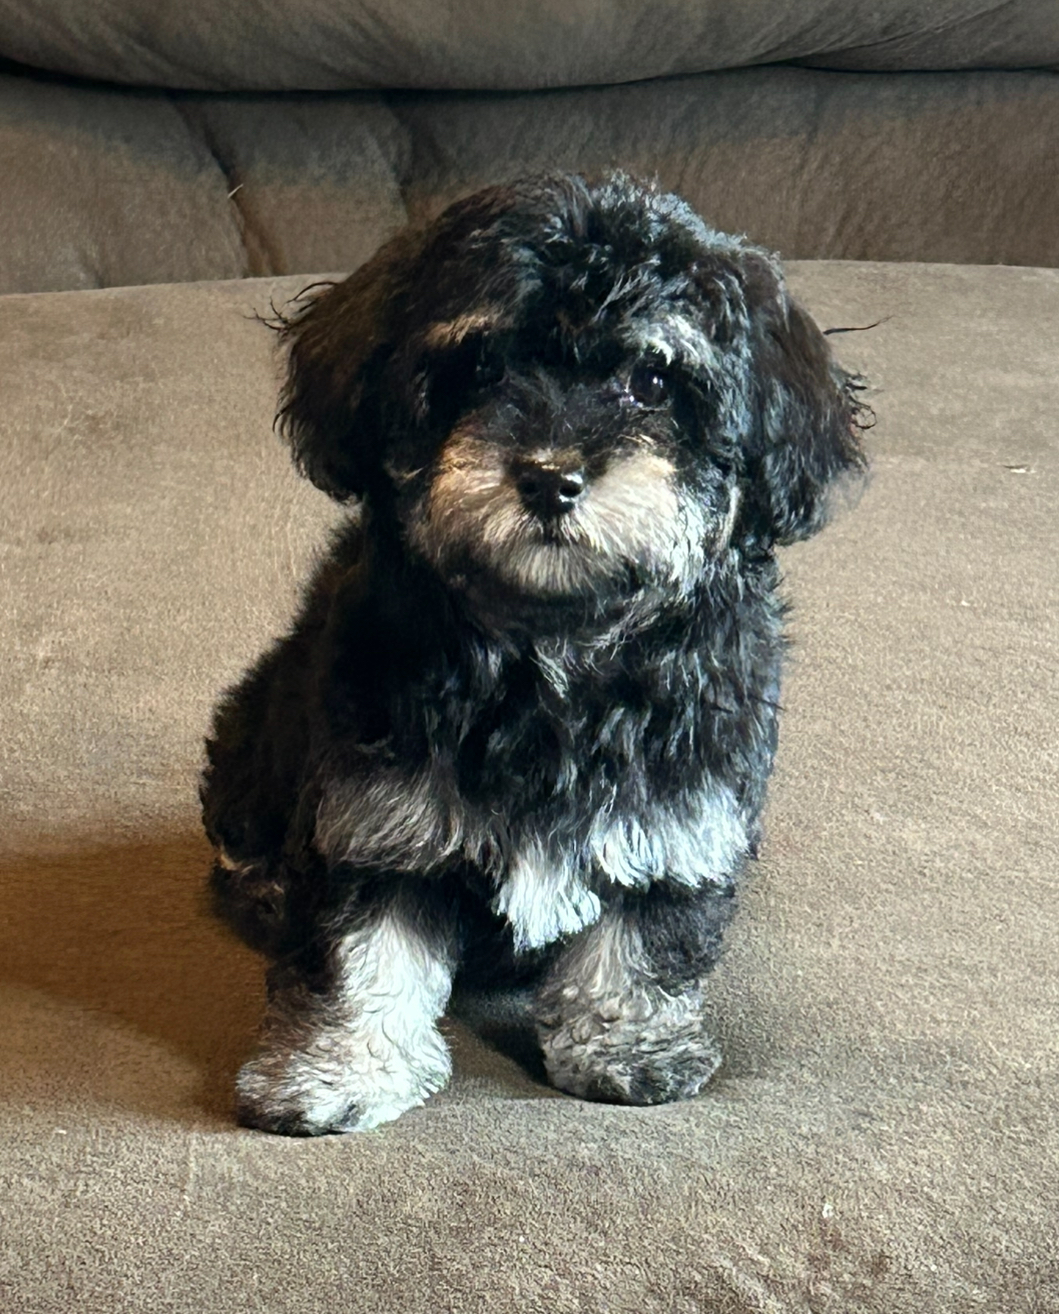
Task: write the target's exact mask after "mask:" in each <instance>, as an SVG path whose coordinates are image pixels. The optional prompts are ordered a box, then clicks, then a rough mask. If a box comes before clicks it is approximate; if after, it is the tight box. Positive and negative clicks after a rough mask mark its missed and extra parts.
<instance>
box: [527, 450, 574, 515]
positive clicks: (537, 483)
mask: <svg viewBox="0 0 1059 1314" xmlns="http://www.w3.org/2000/svg"><path fill="white" fill-rule="evenodd" d="M515 487H516V488H517V489H518V495H519V497H521V498H522V505H523V506H524V507H525V508H526V510H527V511H532V512H533V513H534V515H538V516H545V517H548V516H561V515H563V514H565V513H566V512H567V511H570V510H572V509H573V507H574V506H575V505H576V503H577V500H578V498H580V496H581V494H582V493H583V492H584V491H585V472H584V471H583V470H576V469H567V468H560V467H559V466H555V465H539V464H537V463H536V462H529V461H527V462H524V463H523V464H521V465H519V466H518V468H517V469H516V470H515Z"/></svg>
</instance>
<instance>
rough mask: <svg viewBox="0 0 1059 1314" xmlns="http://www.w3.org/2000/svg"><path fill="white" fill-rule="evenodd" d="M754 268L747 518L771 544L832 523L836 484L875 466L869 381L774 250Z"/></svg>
mask: <svg viewBox="0 0 1059 1314" xmlns="http://www.w3.org/2000/svg"><path fill="white" fill-rule="evenodd" d="M745 270H746V273H745V281H744V288H745V293H746V298H747V309H748V311H749V317H750V333H751V340H752V352H753V363H752V366H751V374H752V383H751V387H752V390H753V399H752V409H753V414H752V416H751V432H750V434H749V438H748V450H747V453H746V455H747V472H748V475H749V480H748V482H749V488H748V489H747V490H746V496H745V500H744V511H743V519H744V523H745V524H746V526H747V528H748V529H749V530H750V532H751V533H752V534H753V535H754V536H755V537H756V538H758V539H759V540H761V541H765V542H767V543H769V544H773V543H777V544H785V543H794V542H796V541H797V540H798V539H802V538H808V537H809V536H810V535H811V534H815V533H816V531H817V530H818V529H820V528H822V526H823V525H824V523H825V521H826V519H827V511H828V501H829V497H828V494H829V492H830V491H831V489H832V488H833V486H834V485H835V483H836V482H837V481H839V480H842V479H843V478H846V479H849V478H850V477H856V476H860V475H863V474H864V472H865V471H866V469H867V458H866V457H865V454H864V449H863V447H862V444H861V441H860V433H861V429H862V428H864V427H866V425H865V423H864V418H863V417H864V415H865V414H866V413H867V411H866V408H865V407H864V406H862V404H861V403H860V402H859V401H858V400H857V392H858V390H859V388H860V387H862V386H863V385H862V384H861V382H860V380H859V379H857V378H856V376H854V375H851V374H848V373H847V372H846V371H845V370H843V369H842V368H841V367H840V366H839V365H838V363H837V362H836V361H835V359H834V357H833V356H832V354H831V348H830V345H829V344H828V341H827V338H826V337H825V336H824V334H823V333H822V332H821V331H820V329H819V328H818V327H817V326H816V324H815V323H814V322H813V320H812V319H811V318H810V316H809V315H808V314H807V313H806V311H804V310H803V309H802V307H801V306H799V305H798V303H797V302H796V301H795V300H794V299H793V298H792V297H791V296H790V295H789V293H788V292H787V289H786V286H785V284H784V282H783V278H782V275H781V274H780V273H779V271H778V269H777V267H776V265H775V264H774V263H773V262H772V261H771V260H770V259H768V257H767V256H765V255H763V254H762V255H761V256H756V255H754V256H751V257H750V258H749V259H748V260H747V264H746V266H745Z"/></svg>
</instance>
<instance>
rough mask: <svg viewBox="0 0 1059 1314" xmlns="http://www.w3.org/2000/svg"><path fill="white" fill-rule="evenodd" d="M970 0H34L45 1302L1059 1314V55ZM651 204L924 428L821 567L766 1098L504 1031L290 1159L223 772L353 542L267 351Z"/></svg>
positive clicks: (21, 184) (843, 529) (38, 1102)
mask: <svg viewBox="0 0 1059 1314" xmlns="http://www.w3.org/2000/svg"><path fill="white" fill-rule="evenodd" d="M924 8H925V7H923V6H918V5H913V4H911V3H904V2H903V0H883V2H882V3H876V4H873V5H867V4H849V5H844V6H843V5H834V4H829V3H826V0H811V2H810V3H807V4H802V5H799V6H794V5H790V6H768V5H765V4H757V5H744V6H736V5H733V4H731V3H730V2H729V3H725V2H724V0H712V2H711V3H706V4H695V5H692V4H691V3H690V0H669V2H668V3H666V4H661V5H657V6H647V5H645V4H640V3H636V4H630V5H629V6H628V7H627V8H626V7H622V8H620V9H619V8H618V7H617V6H608V5H602V4H592V3H590V2H589V0H572V2H569V3H566V4H563V5H559V4H552V3H545V4H542V5H538V6H529V5H513V6H511V7H510V9H501V10H499V11H494V10H492V9H490V8H488V7H487V6H485V5H484V4H482V3H480V2H476V0H461V3H460V4H458V5H453V6H446V7H443V8H440V9H434V8H432V7H430V6H427V5H421V4H414V3H404V4H397V3H394V0H389V3H387V2H386V0H374V3H369V2H368V0H361V3H356V0H332V2H331V3H329V4H327V5H324V4H322V3H315V2H314V0H274V3H272V4H270V5H265V6H260V7H259V8H257V9H254V10H251V8H250V6H248V5H245V6H234V7H227V8H224V9H223V10H222V9H221V7H219V6H216V5H213V4H209V3H208V2H207V0H189V3H188V4H186V5H184V6H182V7H181V8H180V10H179V12H178V11H176V10H173V11H171V12H169V13H166V12H159V11H158V9H157V6H153V5H151V4H149V3H148V0H106V3H101V4H98V5H93V6H91V7H87V6H85V7H77V6H75V5H73V4H71V3H70V0H37V3H36V5H35V6H34V7H33V8H32V9H30V7H28V6H26V5H24V4H17V3H15V0H0V57H3V59H4V60H5V61H6V62H5V63H4V65H3V67H2V70H0V178H2V179H3V185H2V188H0V238H2V240H0V285H2V289H3V291H4V293H5V295H2V296H0V348H2V361H3V365H2V370H0V395H2V397H3V405H2V407H0V616H2V618H3V635H4V641H3V648H2V655H0V706H2V708H3V717H2V724H0V802H2V808H3V824H2V829H0V1310H3V1311H4V1314H7V1312H8V1311H10V1312H11V1314H51V1312H52V1311H60V1310H62V1311H65V1310H68V1309H79V1310H85V1311H90V1312H91V1314H97V1312H98V1314H104V1312H106V1314H112V1312H115V1311H119V1312H122V1314H124V1311H134V1310H150V1311H156V1310H159V1311H161V1310H165V1311H174V1312H179V1314H192V1312H195V1314H198V1312H199V1311H209V1312H211V1314H212V1312H213V1311H217V1312H218V1314H220V1312H222V1311H223V1312H224V1314H229V1312H231V1311H262V1314H285V1312H286V1311H290V1314H315V1311H321V1312H322V1311H336V1310H341V1311H351V1312H353V1311H357V1312H359V1311H369V1310H394V1311H398V1310H399V1311H402V1312H404V1311H408V1312H409V1314H417V1312H419V1311H422V1314H436V1312H437V1311H443V1310H444V1311H458V1312H459V1314H463V1312H465V1311H466V1312H467V1314H471V1312H473V1311H488V1312H489V1314H493V1312H496V1314H507V1312H508V1311H511V1312H512V1314H513V1312H514V1311H519V1312H520V1314H522V1312H524V1311H548V1314H551V1312H552V1311H586V1312H589V1314H596V1311H599V1312H600V1314H602V1312H603V1311H611V1312H615V1311H621V1312H623V1314H624V1312H626V1311H627V1312H628V1314H656V1312H657V1314H663V1312H664V1314H700V1312H702V1314H751V1312H753V1314H803V1312H810V1314H825V1312H826V1314H858V1312H860V1311H864V1312H865V1314H868V1312H870V1314H904V1312H905V1311H908V1312H909V1314H911V1312H912V1311H915V1312H916V1314H921V1312H922V1311H930V1312H932V1314H933V1311H937V1312H938V1314H1031V1312H1032V1314H1045V1312H1047V1311H1059V1248H1057V1246H1056V1240H1055V1238H1056V1227H1057V1223H1056V1220H1057V1219H1059V1099H1057V1096H1056V1093H1055V1092H1056V1084H1057V1079H1059V972H1057V969H1056V963H1057V961H1059V911H1057V907H1056V899H1055V888H1056V886H1055V882H1056V874H1057V872H1059V808H1057V807H1056V795H1057V785H1059V761H1057V753H1056V742H1057V733H1056V730H1057V726H1059V679H1057V666H1059V662H1057V648H1059V626H1057V621H1056V617H1057V616H1059V583H1057V572H1056V569H1055V562H1056V560H1057V558H1059V529H1057V526H1059V516H1057V515H1056V506H1057V504H1059V440H1057V437H1056V429H1055V422H1054V415H1055V401H1054V387H1055V374H1056V361H1057V360H1059V245H1057V243H1059V238H1057V228H1056V225H1055V222H1054V216H1055V213H1056V211H1057V203H1059V167H1057V164H1059V160H1057V149H1059V148H1057V144H1056V142H1057V136H1056V133H1055V132H1054V130H1053V129H1052V128H1051V127H1050V126H1049V124H1054V123H1055V122H1056V121H1057V119H1056V111H1057V109H1059V79H1057V77H1056V73H1055V70H1056V69H1057V68H1059V21H1057V20H1056V19H1055V17H1054V8H1053V6H1051V5H1050V4H1046V3H1041V4H1033V3H1028V2H1023V3H1008V4H1000V3H985V4H983V3H982V2H981V0H974V2H972V0H945V3H942V4H938V5H934V6H931V7H930V17H929V19H927V18H924V17H923V16H922V14H921V13H920V11H921V10H923V9H924ZM443 20H444V21H443ZM613 164H619V165H623V166H624V167H626V168H628V169H630V170H632V171H634V172H639V173H648V174H654V175H657V177H658V178H659V179H660V181H661V182H662V183H663V184H664V185H666V186H670V187H675V188H677V189H679V190H681V191H682V192H683V193H684V194H685V195H686V196H688V198H689V199H690V200H692V201H693V202H694V203H695V204H696V205H698V206H699V207H700V208H702V209H703V211H704V212H705V213H706V214H707V215H708V217H709V218H710V219H711V220H713V221H714V222H716V223H717V224H719V225H721V226H724V227H729V228H734V229H739V230H743V231H747V232H749V233H750V234H751V235H752V236H753V237H754V238H755V239H756V240H758V241H760V242H763V243H765V244H767V245H771V246H774V247H777V248H778V249H779V250H780V251H781V253H782V254H783V255H784V256H785V257H787V258H789V260H790V262H791V263H790V265H789V274H790V282H791V285H792V287H793V289H794V291H795V292H796V294H797V295H798V296H799V297H800V298H801V299H802V300H803V301H804V303H805V304H806V305H807V306H808V307H809V309H810V310H811V311H812V312H813V314H814V316H815V317H816V318H817V320H818V321H819V322H820V323H821V325H823V326H825V327H835V328H864V329H865V331H862V332H848V333H844V334H841V335H836V336H835V337H834V338H832V342H833V343H834V344H835V347H836V350H837V352H838V354H839V356H840V358H841V360H842V361H843V363H845V364H846V365H847V366H848V367H849V368H851V369H856V370H860V371H862V372H863V373H864V375H865V376H866V377H867V379H868V380H869V381H870V401H871V404H872V406H873V407H874V409H875V412H876V415H877V424H876V427H875V429H874V430H873V431H872V432H871V434H870V436H869V441H870V448H871V455H872V461H873V476H872V480H871V482H870V485H869V487H868V489H867V491H866V492H865V493H864V495H863V497H862V498H861V499H860V502H859V504H858V505H856V506H855V507H849V508H846V509H844V510H843V511H842V512H841V514H840V515H839V516H838V517H837V519H836V521H835V523H834V524H833V525H832V526H831V527H830V528H829V529H828V530H827V532H826V533H825V534H823V535H822V536H820V537H819V538H817V539H814V540H812V541H810V542H808V543H806V544H803V545H800V546H798V547H795V548H792V549H789V550H788V551H787V553H786V554H785V556H784V559H783V566H784V572H785V575H786V579H787V587H788V590H789V593H790V595H791V598H792V599H793V602H794V608H793V612H792V617H791V630H792V634H793V637H794V648H793V652H792V659H791V662H790V668H789V672H788V678H787V683H786V688H785V691H784V704H785V709H786V710H785V720H784V724H783V733H782V744H781V749H780V756H779V764H778V768H777V773H776V777H775V781H774V787H773V791H772V796H771V802H770V806H769V811H768V818H767V836H766V843H765V846H764V849H763V851H762V855H761V857H760V859H759V861H758V862H756V863H755V864H754V865H753V869H752V871H751V872H750V873H749V875H748V877H747V880H746V882H745V885H744V888H743V891H742V895H741V911H740V915H739V917H738V919H737V922H736V924H735V927H734V930H733V932H732V933H731V935H730V941H729V946H728V949H727V952H726V954H725V957H724V959H723V960H722V964H721V966H720V967H719V968H718V969H717V971H716V973H715V974H714V976H713V978H712V982H711V996H710V1007H711V1011H712V1012H713V1013H714V1015H715V1018H716V1025H717V1029H718V1032H719V1034H720V1036H721V1038H722V1040H723V1043H724V1047H725V1053H726V1061H725V1065H724V1067H723V1068H722V1071H721V1073H720V1074H719V1076H718V1077H717V1078H716V1079H715V1080H714V1082H713V1083H711V1086H710V1087H709V1088H708V1090H707V1092H706V1093H705V1094H704V1095H703V1096H702V1097H700V1098H699V1099H696V1100H694V1101H691V1102H688V1103H685V1104H676V1105H668V1106H661V1107H656V1108H640V1109H637V1108H620V1107H615V1106H607V1105H599V1104H590V1103H583V1102H580V1101H578V1100H576V1099H573V1098H570V1097H567V1096H564V1095H560V1094H558V1093H557V1092H555V1091H554V1090H552V1089H551V1088H550V1087H549V1086H547V1085H546V1084H545V1083H544V1082H543V1080H542V1078H541V1073H540V1071H539V1068H538V1066H537V1063H536V1060H535V1056H534V1054H533V1052H532V1048H531V1047H529V1046H527V1044H526V1038H525V1031H524V1026H523V1019H522V1016H521V1014H520V1010H519V1000H518V999H517V998H490V997H488V996H485V997H483V996H471V995H467V996H465V997H462V998H460V999H459V1000H457V1001H455V1004H454V1007H453V1010H452V1012H451V1015H450V1017H449V1018H448V1019H447V1021H446V1023H445V1029H446V1033H447V1035H448V1037H449V1039H450V1042H451V1045H452V1048H453V1052H454V1056H455V1077H454V1079H453V1082H452V1084H451V1085H450V1087H449V1088H448V1089H447V1090H446V1091H444V1092H443V1093H441V1094H439V1095H438V1096H436V1097H434V1098H433V1099H432V1100H431V1101H430V1102H429V1103H428V1104H427V1105H426V1106H425V1107H423V1108H422V1109H419V1110H416V1111H414V1112H412V1113H409V1114H407V1115H405V1116H404V1117H403V1118H402V1119H401V1120H400V1121H398V1122H397V1123H394V1124H392V1125H389V1126H386V1127H383V1128H381V1129H379V1130H378V1131H376V1132H372V1133H366V1134H361V1135H355V1136H348V1137H329V1138H324V1139H320V1140H308V1141H306V1140H289V1139H284V1138H280V1137H272V1136H267V1135H262V1134H260V1133H256V1132H252V1131H247V1130H244V1129H241V1128H239V1127H237V1126H236V1125H235V1123H234V1120H233V1118H232V1113H231V1090H232V1081H233V1077H234V1073H235V1071H236V1070H237V1068H238V1066H239V1065H240V1063H241V1062H242V1061H243V1060H244V1059H245V1057H246V1056H247V1054H248V1053H249V1051H250V1049H251V1047H252V1045H253V1041H254V1034H255V1029H256V1025H257V1021H258V1019H259V1017H260V1013H261V1009H262V1003H263V984H262V971H261V963H260V961H259V960H257V959H256V958H255V957H254V955H253V954H251V953H250V952H249V951H248V950H246V949H244V948H242V947H241V946H240V945H238V944H236V943H235V942H234V941H233V940H232V939H231V938H230V937H228V936H227V935H226V933H225V932H224V931H223V930H222V928H221V927H220V926H219V925H218V924H217V923H216V922H215V921H214V920H213V918H212V917H211V916H210V913H209V909H208V907H207V901H206V897H205V894H204V881H205V875H206V872H207V870H208V866H209V853H208V849H207V846H206V843H205V841H204V839H203V838H202V835H201V833H200V828H199V821H198V815H197V801H196V781H197V773H198V770H199V767H200V764H201V742H202V736H203V734H204V731H205V729H206V726H207V724H208V720H209V715H210V709H211V707H212V704H213V702H214V700H215V698H216V696H217V694H218V692H219V691H220V690H221V689H222V688H223V687H225V686H226V685H227V684H229V683H230V682H231V681H233V680H234V679H235V678H237V676H238V675H239V673H240V672H241V670H242V669H243V668H244V666H245V664H246V663H247V662H248V661H249V660H250V659H251V657H252V656H253V655H254V654H255V653H256V652H258V651H259V649H260V647H261V646H262V645H263V644H264V643H265V642H266V641H267V639H268V638H269V637H270V636H271V635H273V634H275V633H276V632H277V631H278V630H279V629H281V628H282V627H283V626H284V624H285V623H286V621H287V619H288V618H289V616H290V613H291V609H292V607H293V605H294V602H295V599H296V596H297V588H298V582H299V580H300V579H302V578H303V577H304V574H305V571H306V569H307V568H308V566H309V564H310V563H311V561H312V560H313V557H314V553H315V552H316V550H317V548H318V546H319V544H320V543H321V542H322V541H323V539H324V537H325V535H326V533H327V530H328V527H329V525H330V524H331V523H332V522H333V519H334V516H335V514H336V512H335V509H334V508H333V507H332V506H331V505H330V504H328V503H327V501H326V499H325V498H324V497H323V496H322V495H321V494H319V493H317V492H316V491H315V490H314V489H312V488H311V487H310V486H308V485H307V484H306V483H304V482H303V481H300V480H299V479H298V478H297V477H296V476H295V474H294V473H293V471H292V470H291V468H290V465H289V461H288V459H287V456H286V454H285V452H284V451H283V449H282V447H281V445H280V444H279V443H278V441H277V440H276V439H275V438H274V436H273V434H272V431H271V420H272V413H273V408H274V402H275V394H276V387H277V377H278V376H277V362H276V360H275V357H274V345H273V342H272V338H271V335H270V334H269V333H268V331H267V330H266V329H265V328H264V327H263V326H262V325H261V323H260V322H259V319H258V318H257V316H258V315H260V314H262V313H265V312H267V311H268V309H269V307H270V305H272V304H276V305H281V304H283V302H284V301H286V300H287V299H289V298H290V297H291V296H293V295H294V294H296V293H297V291H298V290H300V289H301V288H302V287H303V286H304V285H305V284H306V283H307V282H309V281H311V279H312V277H313V276H316V275H319V274H321V273H327V272H337V271H345V270H348V269H351V268H353V267H355V266H356V265H357V264H358V263H359V262H360V261H362V260H363V259H365V258H366V257H367V256H368V255H369V254H370V253H371V251H372V250H373V249H374V248H375V247H376V246H377V245H378V244H379V242H380V241H382V240H383V239H384V238H385V237H386V236H387V235H389V234H390V233H391V232H392V231H394V230H395V229H396V228H397V227H399V226H400V225H401V224H403V223H404V222H406V221H407V220H408V219H409V218H412V219H421V218H424V217H426V216H429V215H430V214H432V213H435V212H436V211H437V210H438V209H439V208H440V207H441V206H442V205H444V204H445V203H446V202H447V201H448V200H449V199H451V198H453V197H454V196H457V195H459V194H461V193H463V192H465V191H468V190H470V189H472V188H473V187H475V186H477V185H479V184H480V183H482V182H485V181H489V180H493V179H497V178H503V177H505V176H511V175H513V174H515V173H520V172H526V171H530V170H534V169H541V168H551V167H576V168H580V169H584V170H589V171H594V170H598V169H601V168H604V167H606V166H608V165H613ZM868 325H875V327H873V328H870V329H868V328H866V326H868Z"/></svg>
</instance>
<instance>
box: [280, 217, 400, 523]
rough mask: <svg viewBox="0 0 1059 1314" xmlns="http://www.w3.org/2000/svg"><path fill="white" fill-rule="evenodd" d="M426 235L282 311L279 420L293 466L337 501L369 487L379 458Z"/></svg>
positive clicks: (389, 248)
mask: <svg viewBox="0 0 1059 1314" xmlns="http://www.w3.org/2000/svg"><path fill="white" fill-rule="evenodd" d="M420 245H421V242H420V239H419V238H418V237H417V236H415V235H413V234H410V233H407V232H405V233H401V234H398V236H397V237H395V238H392V239H391V240H390V241H389V242H387V243H385V244H384V245H383V246H382V247H380V248H379V250H378V251H377V252H376V253H375V255H374V256H372V258H371V259H370V260H369V261H368V262H367V264H364V265H362V266H361V267H360V269H358V270H357V271H356V272H355V273H353V274H351V275H350V276H349V278H347V279H346V280H345V282H342V283H325V284H321V285H319V286H318V287H311V288H307V289H306V290H305V292H304V293H302V297H301V298H299V300H301V301H302V304H301V305H300V306H298V307H297V308H296V309H295V311H294V313H293V314H291V315H284V314H283V313H282V312H280V313H279V314H278V318H279V321H280V322H279V329H280V341H281V344H282V345H283V346H285V347H286V348H287V381H286V384H285V386H284V389H283V392H282V394H281V396H280V409H279V413H278V415H277V416H276V420H277V423H278V425H279V428H280V430H281V432H282V433H283V435H284V436H285V437H286V438H287V440H288V441H289V443H290V446H291V454H292V455H293V457H294V461H295V464H296V465H297V466H298V468H299V469H300V470H301V471H302V473H303V474H305V475H307V476H308V477H309V478H310V479H311V480H312V482H313V483H314V484H315V485H316V486H317V488H321V489H323V491H324V492H325V493H329V494H330V495H331V496H332V497H334V498H336V499H337V500H338V501H340V502H344V501H347V500H349V499H350V498H353V497H363V496H364V495H365V493H367V492H369V491H370V486H371V483H372V479H373V472H374V471H375V470H376V469H377V468H378V465H379V462H380V460H381V446H382V432H381V416H380V413H379V382H380V375H381V373H382V370H383V368H384V366H385V364H386V362H387V360H388V359H389V357H390V355H391V353H392V350H393V342H394V340H395V337H396V336H397V332H398V329H397V320H398V318H399V316H400V314H401V307H402V305H403V300H404V293H405V291H406V284H407V282H408V270H409V269H410V267H412V265H413V262H414V257H415V255H416V254H417V253H418V249H419V246H420Z"/></svg>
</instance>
